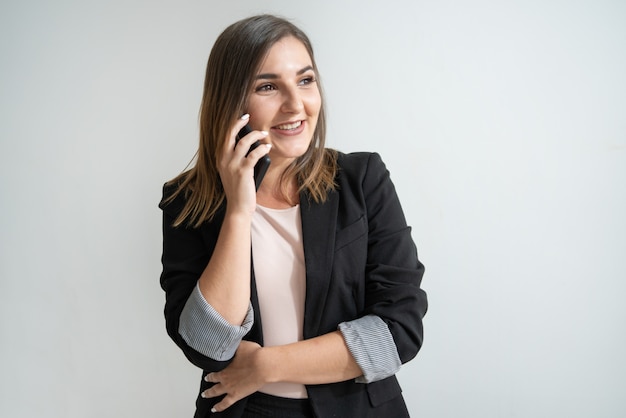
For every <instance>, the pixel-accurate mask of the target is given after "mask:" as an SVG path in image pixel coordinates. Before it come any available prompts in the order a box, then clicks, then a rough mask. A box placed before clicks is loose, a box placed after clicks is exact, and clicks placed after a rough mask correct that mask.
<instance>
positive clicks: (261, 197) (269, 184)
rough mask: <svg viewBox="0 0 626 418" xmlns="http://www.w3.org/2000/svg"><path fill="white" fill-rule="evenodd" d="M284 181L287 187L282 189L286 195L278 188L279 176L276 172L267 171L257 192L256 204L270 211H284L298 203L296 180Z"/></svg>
mask: <svg viewBox="0 0 626 418" xmlns="http://www.w3.org/2000/svg"><path fill="white" fill-rule="evenodd" d="M285 181H286V182H287V184H286V185H285V186H287V187H286V188H285V189H283V190H284V191H285V192H286V193H283V191H282V190H281V187H280V186H281V185H280V174H279V173H277V170H273V171H272V170H268V172H267V174H266V175H265V177H264V178H263V181H262V182H261V185H260V186H259V190H257V194H256V201H257V203H258V204H259V205H261V206H264V207H266V208H271V209H286V208H290V207H292V206H295V205H297V204H298V203H300V196H299V193H298V184H297V182H296V179H295V178H289V179H285Z"/></svg>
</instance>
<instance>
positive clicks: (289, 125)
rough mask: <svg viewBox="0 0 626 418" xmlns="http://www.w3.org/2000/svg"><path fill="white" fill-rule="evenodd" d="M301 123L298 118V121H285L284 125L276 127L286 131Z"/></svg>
mask: <svg viewBox="0 0 626 418" xmlns="http://www.w3.org/2000/svg"><path fill="white" fill-rule="evenodd" d="M300 125H302V121H301V120H299V121H298V122H294V123H286V124H284V125H278V126H276V129H280V130H283V131H288V130H291V129H296V128H297V127H298V126H300Z"/></svg>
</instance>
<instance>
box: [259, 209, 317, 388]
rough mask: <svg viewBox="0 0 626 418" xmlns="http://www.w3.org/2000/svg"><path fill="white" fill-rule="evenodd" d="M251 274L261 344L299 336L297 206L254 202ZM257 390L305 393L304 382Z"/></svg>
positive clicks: (301, 276) (301, 273) (301, 294)
mask: <svg viewBox="0 0 626 418" xmlns="http://www.w3.org/2000/svg"><path fill="white" fill-rule="evenodd" d="M252 257H253V267H254V276H255V279H256V287H257V293H258V297H259V309H260V311H261V312H260V314H261V320H262V321H263V341H264V344H265V346H268V347H271V346H277V345H284V344H289V343H294V342H297V341H301V340H302V326H303V322H304V299H305V294H306V270H305V267H304V247H303V244H302V222H301V219H300V206H299V205H296V206H294V207H291V208H288V209H270V208H265V207H262V206H260V205H258V204H257V206H256V211H255V213H254V215H253V217H252ZM260 392H263V393H267V394H270V395H274V396H281V397H285V398H306V397H307V393H306V388H305V387H304V385H301V384H296V383H286V382H281V383H271V384H268V385H265V386H263V387H262V388H261V389H260Z"/></svg>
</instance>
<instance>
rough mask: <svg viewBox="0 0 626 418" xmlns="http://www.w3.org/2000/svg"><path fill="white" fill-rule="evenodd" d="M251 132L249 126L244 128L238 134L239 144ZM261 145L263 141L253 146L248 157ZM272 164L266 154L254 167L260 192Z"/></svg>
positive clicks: (255, 181) (255, 180)
mask: <svg viewBox="0 0 626 418" xmlns="http://www.w3.org/2000/svg"><path fill="white" fill-rule="evenodd" d="M250 132H252V129H250V127H249V126H248V125H246V126H244V127H243V128H241V130H240V131H239V133H238V134H237V139H236V141H237V142H239V140H240V139H241V138H243V137H244V136H246V135H248V134H249V133H250ZM259 145H261V141H256V142H255V143H254V144H252V146H251V147H250V149H249V150H248V152H247V153H246V156H247V155H248V154H250V151H252V150H253V149H255V148H256V147H258V146H259ZM271 162H272V160H270V156H269V155H267V154H265V155H264V156H262V157H261V159H260V160H259V161H258V162H257V163H256V165H255V166H254V185H255V186H256V189H257V190H259V186H260V185H261V182H262V181H263V177H264V176H265V173H266V172H267V169H268V168H269V166H270V163H271Z"/></svg>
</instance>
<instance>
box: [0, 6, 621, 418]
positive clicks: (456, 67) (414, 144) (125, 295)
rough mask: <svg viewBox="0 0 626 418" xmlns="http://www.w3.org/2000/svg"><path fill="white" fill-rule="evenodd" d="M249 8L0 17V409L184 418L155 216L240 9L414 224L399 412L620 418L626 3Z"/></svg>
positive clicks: (181, 372)
mask: <svg viewBox="0 0 626 418" xmlns="http://www.w3.org/2000/svg"><path fill="white" fill-rule="evenodd" d="M259 3H261V2H257V1H252V0H250V1H240V2H217V1H216V2H212V1H191V0H185V1H164V0H151V1H148V0H145V1H142V0H130V1H129V0H124V1H122V0H111V1H97V2H96V1H90V0H74V1H71V0H65V1H63V0H55V1H18V0H13V1H6V0H3V1H2V3H1V6H0V141H1V142H0V174H1V177H0V204H1V206H0V210H1V216H0V245H1V247H0V280H1V281H0V344H1V346H0V416H2V417H7V418H18V417H24V418H31V417H53V418H74V417H76V418H84V417H190V416H191V415H192V411H193V409H194V405H193V403H194V398H195V394H196V389H197V386H198V383H199V378H200V372H199V371H198V370H196V369H195V368H194V367H193V366H191V365H189V364H188V363H187V361H186V360H185V359H184V357H183V355H182V353H180V352H179V351H178V349H177V348H176V347H175V346H174V344H173V343H172V342H171V341H170V340H169V339H168V337H167V336H166V333H165V329H164V321H163V317H162V307H163V293H162V291H161V290H160V288H159V284H158V278H159V273H160V259H159V258H160V251H161V230H160V228H161V224H160V222H161V213H160V211H159V210H158V208H157V203H158V201H159V199H160V193H161V185H162V183H163V182H164V181H166V180H168V179H169V178H172V177H173V176H175V175H176V174H178V173H179V172H180V171H181V170H182V169H183V168H184V167H185V165H186V164H187V162H188V161H189V160H190V159H191V157H192V155H193V153H194V151H195V147H196V144H197V114H198V107H199V103H200V97H201V91H202V84H203V76H204V67H205V63H206V59H207V57H208V53H209V51H210V48H211V46H212V43H213V41H214V40H215V38H216V36H217V35H218V34H219V32H221V31H222V30H223V29H224V28H225V27H226V26H227V25H228V24H230V23H232V22H233V21H235V20H237V19H239V18H243V17H247V16H248V15H250V14H253V13H257V12H261V11H267V12H274V13H280V14H282V15H284V16H287V17H289V18H292V19H293V20H294V21H295V22H296V23H297V24H298V25H300V26H301V27H302V28H303V29H304V30H305V31H306V32H307V33H308V34H309V35H310V37H311V39H312V41H313V43H314V46H315V48H316V52H317V58H318V61H319V62H318V63H319V66H320V69H321V73H322V78H323V82H324V86H325V90H326V96H327V103H328V109H329V119H330V122H329V127H330V135H329V145H330V146H332V147H335V148H338V149H340V150H342V151H358V150H366V151H378V152H380V154H381V155H382V156H383V159H384V160H385V161H386V163H387V166H388V168H389V169H390V171H391V175H392V179H393V180H394V182H395V183H396V186H397V189H398V192H399V194H400V197H401V200H402V202H403V205H404V208H405V212H406V215H407V219H408V221H409V223H410V224H411V225H412V226H413V227H414V229H413V232H414V234H413V235H414V238H415V240H416V242H417V244H418V248H419V251H420V257H421V258H422V259H423V261H424V263H425V265H426V275H425V277H424V282H423V285H424V288H425V289H426V290H427V291H428V293H429V298H430V303H431V307H430V310H429V312H428V315H427V317H426V319H425V327H426V340H425V344H424V347H423V349H422V351H421V352H420V354H419V355H418V357H417V358H416V359H415V360H414V361H413V362H411V363H409V364H408V365H406V366H405V367H404V369H403V370H402V371H401V373H400V379H401V383H402V386H403V388H404V394H405V397H406V399H407V402H408V404H409V408H410V411H411V414H412V416H414V417H420V418H421V417H425V418H426V417H427V418H452V417H455V418H456V417H481V418H484V417H488V418H490V417H493V418H500V417H569V418H577V417H580V418H582V417H594V418H598V417H602V418H603V417H607V418H608V417H623V416H625V415H626V396H624V394H625V393H626V357H625V356H624V352H625V351H624V350H625V347H626V304H625V303H624V298H625V295H626V273H625V272H624V259H625V258H626V257H625V256H626V215H625V214H626V77H625V74H626V52H625V51H626V23H625V22H626V3H624V2H622V1H618V0H614V1H610V0H574V1H565V0H562V1H559V0H542V1H539V0H530V1H529V0H526V1H522V0H510V1H497V0H483V1H463V0H436V1H435V0H429V1H414V0H405V1H390V0H387V1H384V2H382V1H381V2H368V1H364V0H359V1H356V0H352V1H342V2H339V1H332V2H331V1H326V2H323V1H315V2H299V1H295V0H289V1H287V0H280V1H279V0H275V1H265V2H262V3H263V7H261V6H259V5H258V4H259ZM389 418H393V417H389Z"/></svg>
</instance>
